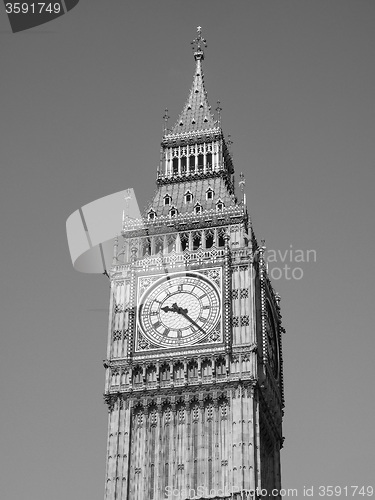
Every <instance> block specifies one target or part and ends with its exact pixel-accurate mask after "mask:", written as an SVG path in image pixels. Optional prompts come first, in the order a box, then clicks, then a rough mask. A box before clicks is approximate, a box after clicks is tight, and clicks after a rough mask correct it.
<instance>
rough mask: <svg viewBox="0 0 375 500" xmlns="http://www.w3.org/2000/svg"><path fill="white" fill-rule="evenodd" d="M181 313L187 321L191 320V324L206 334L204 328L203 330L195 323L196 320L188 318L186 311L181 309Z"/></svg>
mask: <svg viewBox="0 0 375 500" xmlns="http://www.w3.org/2000/svg"><path fill="white" fill-rule="evenodd" d="M179 313H180V314H182V316H184V317H185V318H186V319H187V320H189V321H190V323H192V324H193V325H194V326H196V327H197V328H198V330H200V331H201V332H203V333H206V332H205V331H204V330H203V328H202V327H201V326H199V325H198V323H196V322H195V321H194V320H193V319H192V318H191V317H190V316H188V315H187V314H186V312H185V310H184V309H181V310H180V311H179Z"/></svg>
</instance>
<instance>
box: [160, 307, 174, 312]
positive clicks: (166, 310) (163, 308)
mask: <svg viewBox="0 0 375 500" xmlns="http://www.w3.org/2000/svg"><path fill="white" fill-rule="evenodd" d="M160 309H162V311H164V312H170V311H171V312H174V309H172V308H171V307H169V306H165V307H161V308H160Z"/></svg>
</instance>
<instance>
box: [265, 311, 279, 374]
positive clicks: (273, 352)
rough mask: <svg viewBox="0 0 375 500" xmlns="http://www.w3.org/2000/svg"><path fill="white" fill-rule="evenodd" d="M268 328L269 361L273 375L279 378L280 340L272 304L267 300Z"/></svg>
mask: <svg viewBox="0 0 375 500" xmlns="http://www.w3.org/2000/svg"><path fill="white" fill-rule="evenodd" d="M266 330H267V345H268V362H269V365H270V367H271V371H272V373H273V376H274V377H275V378H276V379H277V378H278V374H279V352H278V342H277V330H276V326H275V320H274V317H273V314H272V310H271V306H270V305H269V303H268V302H267V316H266Z"/></svg>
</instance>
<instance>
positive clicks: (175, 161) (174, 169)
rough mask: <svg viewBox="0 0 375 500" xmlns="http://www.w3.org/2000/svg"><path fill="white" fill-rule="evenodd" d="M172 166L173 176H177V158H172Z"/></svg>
mask: <svg viewBox="0 0 375 500" xmlns="http://www.w3.org/2000/svg"><path fill="white" fill-rule="evenodd" d="M172 164H173V175H177V174H178V158H173V161H172Z"/></svg>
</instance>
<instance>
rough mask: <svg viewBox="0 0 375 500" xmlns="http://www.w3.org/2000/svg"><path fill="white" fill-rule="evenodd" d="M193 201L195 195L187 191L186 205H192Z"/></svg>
mask: <svg viewBox="0 0 375 500" xmlns="http://www.w3.org/2000/svg"><path fill="white" fill-rule="evenodd" d="M192 201H193V195H192V193H191V191H186V193H185V203H191V202H192Z"/></svg>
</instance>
